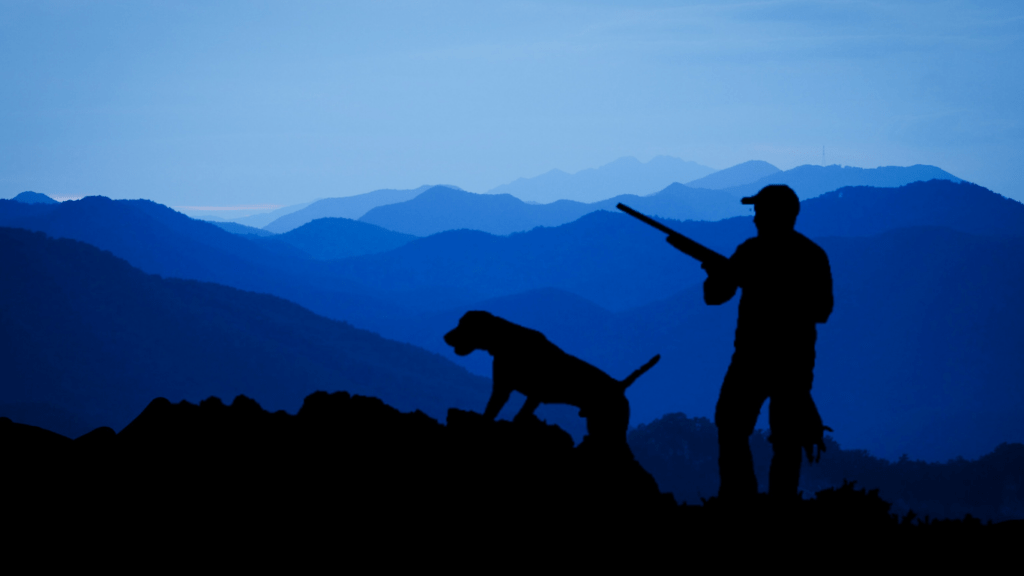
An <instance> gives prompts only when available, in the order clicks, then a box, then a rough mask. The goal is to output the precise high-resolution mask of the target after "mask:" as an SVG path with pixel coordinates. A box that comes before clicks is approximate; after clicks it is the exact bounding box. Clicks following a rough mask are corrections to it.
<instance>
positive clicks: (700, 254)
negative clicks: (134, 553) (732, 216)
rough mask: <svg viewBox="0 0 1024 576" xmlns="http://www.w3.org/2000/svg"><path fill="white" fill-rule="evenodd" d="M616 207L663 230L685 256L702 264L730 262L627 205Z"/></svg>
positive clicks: (672, 243)
mask: <svg viewBox="0 0 1024 576" xmlns="http://www.w3.org/2000/svg"><path fill="white" fill-rule="evenodd" d="M615 207H616V208H618V209H619V210H622V211H623V212H625V213H626V214H629V215H630V216H632V217H634V218H636V219H637V220H640V221H641V222H643V223H644V224H649V225H651V226H654V227H655V228H657V229H658V230H661V231H662V232H664V233H665V234H668V243H669V244H671V245H672V246H675V247H676V249H678V250H679V251H680V252H682V253H683V254H686V255H687V256H690V257H691V258H694V259H696V260H698V261H700V263H701V264H720V263H723V262H728V261H729V259H728V258H726V257H725V256H722V255H721V254H719V253H718V252H715V251H714V250H712V249H710V248H708V247H706V246H704V245H703V244H699V243H697V242H694V241H693V240H690V239H689V238H687V237H686V236H683V235H682V234H680V233H679V232H676V231H675V230H673V229H671V228H669V227H668V226H665V225H664V224H662V223H661V222H657V221H655V220H654V219H653V218H651V217H649V216H644V215H643V214H641V213H639V212H637V211H636V210H633V209H632V208H630V207H629V206H626V205H625V204H621V203H620V204H618V205H616V206H615Z"/></svg>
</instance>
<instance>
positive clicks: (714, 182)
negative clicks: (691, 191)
mask: <svg viewBox="0 0 1024 576" xmlns="http://www.w3.org/2000/svg"><path fill="white" fill-rule="evenodd" d="M777 172H781V170H779V169H778V168H776V167H775V166H772V165H771V164H769V163H767V162H764V161H763V160H750V161H748V162H744V163H742V164H737V165H735V166H732V167H729V168H726V169H724V170H719V171H718V172H714V173H712V174H709V175H707V176H705V177H703V178H698V179H697V180H692V181H689V182H686V181H682V182H683V183H684V184H686V185H687V186H689V187H690V188H706V189H708V190H721V189H723V188H731V187H733V186H742V185H744V184H749V183H751V182H755V181H757V180H760V179H761V178H764V177H766V176H771V175H772V174H775V173H777Z"/></svg>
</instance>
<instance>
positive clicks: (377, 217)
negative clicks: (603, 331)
mask: <svg viewBox="0 0 1024 576" xmlns="http://www.w3.org/2000/svg"><path fill="white" fill-rule="evenodd" d="M755 168H758V169H762V168H764V167H763V166H760V167H758V166H755ZM933 179H939V180H948V181H951V182H959V181H960V179H959V178H957V177H955V176H953V175H952V174H949V173H948V172H945V171H943V170H940V169H939V168H935V167H934V166H910V167H907V168H903V167H885V168H877V169H862V168H849V167H845V168H841V167H839V166H827V167H821V166H799V167H797V168H794V169H792V170H786V171H779V172H774V173H772V174H771V175H769V176H765V177H763V178H761V179H760V180H758V181H757V182H755V183H749V184H744V185H742V186H733V187H730V188H723V189H720V190H709V189H704V188H693V187H691V186H686V185H682V184H678V183H675V184H672V185H670V186H667V187H666V188H664V189H663V190H660V191H659V192H656V193H653V194H648V195H646V196H640V195H633V194H626V195H620V196H616V197H614V198H609V199H607V200H603V201H601V202H593V203H590V204H583V203H580V202H575V201H572V200H559V201H557V202H552V203H550V204H542V205H536V204H527V203H526V202H523V201H521V200H520V199H518V198H516V197H514V196H511V195H507V194H473V193H470V192H465V191H459V190H449V191H447V192H446V191H444V190H441V189H438V188H437V187H435V188H431V189H430V190H428V191H426V192H424V193H422V194H421V195H419V196H417V197H416V198H415V199H413V200H409V201H406V202H399V203H394V204H389V205H386V206H379V207H377V208H374V209H372V210H370V211H369V212H367V213H366V215H365V216H363V217H362V218H360V220H361V221H363V222H369V223H371V224H376V225H377V226H380V227H382V228H387V229H388V230H393V231H395V232H401V233H403V234H412V235H414V236H429V235H431V234H437V233H439V232H444V231H447V230H458V229H462V228H465V229H469V230H481V231H484V232H488V233H490V234H499V235H506V234H512V233H515V232H525V231H527V230H531V229H533V228H535V227H537V226H560V225H562V224H566V223H569V222H572V221H574V220H576V219H578V218H580V217H581V216H583V215H584V214H588V213H590V212H595V211H598V210H608V211H614V210H615V205H616V204H618V203H620V202H621V203H623V204H626V205H628V206H630V207H631V208H633V209H635V210H639V211H640V212H644V213H646V214H648V215H652V216H659V217H662V218H670V219H673V220H709V221H714V220H722V219H725V218H731V217H734V216H741V215H745V214H750V213H751V208H750V207H749V206H744V205H742V204H740V199H741V198H742V197H744V196H751V195H753V194H755V193H757V191H758V190H760V189H761V188H762V187H764V186H767V185H768V184H790V185H791V186H792V187H793V188H794V190H796V192H797V194H798V195H799V196H800V197H801V198H804V199H806V198H810V197H814V196H818V195H820V194H822V193H824V192H831V191H833V190H837V189H839V188H842V187H844V186H882V185H884V186H889V187H893V186H902V185H904V184H909V183H911V182H916V181H927V180H933ZM723 181H724V180H723ZM889 183H894V184H889Z"/></svg>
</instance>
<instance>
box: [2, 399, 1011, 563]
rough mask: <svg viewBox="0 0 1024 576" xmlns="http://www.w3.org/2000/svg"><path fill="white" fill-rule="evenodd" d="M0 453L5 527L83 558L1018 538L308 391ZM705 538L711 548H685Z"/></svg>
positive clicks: (852, 497) (859, 495)
mask: <svg viewBox="0 0 1024 576" xmlns="http://www.w3.org/2000/svg"><path fill="white" fill-rule="evenodd" d="M0 445H2V447H3V461H4V472H3V494H4V522H5V524H6V526H7V528H8V529H10V528H12V527H14V528H16V529H17V530H16V532H17V533H18V534H19V535H20V537H22V538H26V539H28V540H30V541H33V542H36V543H39V542H45V543H47V545H48V546H49V545H54V546H56V545H58V544H59V545H65V544H82V545H86V546H88V547H89V548H90V549H91V550H93V552H95V551H96V550H104V549H105V548H103V546H121V547H124V546H138V545H145V546H148V547H156V548H157V549H159V550H164V551H165V552H174V551H177V550H195V549H196V548H195V547H196V546H199V547H204V546H205V547H210V548H212V549H215V551H216V552H218V553H221V554H228V555H231V554H233V553H235V552H234V551H237V550H238V548H236V547H237V546H241V545H244V546H247V547H252V546H256V547H263V546H266V547H267V548H266V550H265V552H266V553H270V552H271V550H273V551H276V552H282V551H297V550H300V549H306V548H309V549H311V550H313V549H316V550H328V549H329V550H332V551H333V552H332V554H333V553H336V554H357V555H362V554H368V553H370V551H371V550H379V549H381V548H387V549H391V550H399V549H401V550H406V551H407V550H408V549H410V547H414V548H423V547H426V548H428V549H430V550H434V551H441V552H445V551H448V552H451V553H453V554H465V553H469V552H468V550H479V547H480V546H489V547H497V548H499V549H504V548H505V546H506V545H508V546H514V547H515V548H514V549H512V548H509V549H508V552H509V553H511V552H515V553H516V554H534V553H540V552H539V550H540V549H538V548H534V547H533V546H534V545H537V544H543V547H545V548H544V549H546V550H548V551H549V552H551V553H555V554H563V555H565V556H566V557H567V558H568V557H570V556H572V555H574V554H582V553H583V552H582V549H581V548H574V546H576V545H577V544H579V543H587V545H588V546H589V547H590V548H593V547H594V546H597V545H600V546H619V547H620V548H617V549H608V550H607V552H609V553H610V552H612V551H613V550H618V551H619V552H623V551H625V552H627V553H629V554H634V553H636V554H639V553H641V551H644V550H646V551H650V552H656V553H659V554H673V552H671V551H672V550H674V549H676V547H678V546H680V545H683V543H688V544H686V547H687V548H689V549H690V553H697V552H700V551H702V550H703V551H706V550H708V549H709V548H707V547H708V546H717V547H729V546H733V545H736V546H740V545H742V546H746V547H749V546H751V545H754V544H756V543H765V542H768V543H778V544H789V543H792V544H793V545H794V546H799V545H801V544H800V543H806V542H808V541H809V540H808V539H812V540H814V539H818V540H821V539H828V540H834V541H836V542H839V541H841V540H842V539H843V538H846V537H850V536H854V537H856V536H862V537H864V538H871V539H873V538H877V537H884V539H885V541H886V542H887V543H888V544H887V546H891V545H896V544H898V545H899V546H901V547H902V546H904V544H907V545H910V544H915V543H925V542H930V541H933V540H935V539H936V538H943V537H947V536H948V537H955V538H957V539H958V541H960V542H962V543H963V542H967V541H972V542H975V541H977V542H987V543H989V544H991V545H993V546H994V545H995V544H994V542H995V541H996V540H999V539H1001V538H1000V536H1001V535H1004V534H1012V533H1018V536H1019V532H1020V531H1021V526H1020V525H1019V524H1015V523H1000V524H993V525H983V524H982V523H981V522H980V521H977V520H974V519H972V518H970V517H968V518H965V519H962V520H944V521H931V522H925V521H922V520H920V519H916V520H909V519H907V518H906V517H904V518H902V519H901V518H899V517H897V516H896V515H894V514H891V513H890V505H889V504H888V503H887V502H884V501H883V500H881V499H880V498H879V497H878V496H877V493H876V492H868V491H864V490H857V489H854V488H853V487H852V486H845V487H843V488H840V489H828V490H824V491H821V492H819V493H818V494H817V496H816V498H814V499H811V500H806V501H800V502H793V503H791V505H789V506H778V505H774V504H773V503H771V502H768V501H764V502H760V501H759V502H753V503H750V504H748V505H745V506H742V507H736V506H733V507H730V506H726V505H723V503H721V502H719V501H717V500H715V499H711V500H709V501H708V502H706V503H704V505H702V506H686V505H683V506H679V505H677V504H676V503H675V501H674V499H673V498H672V496H671V495H668V494H662V493H661V492H660V491H659V490H658V487H657V485H656V484H655V482H654V480H653V479H652V478H651V476H650V475H649V474H648V473H647V472H646V471H645V470H644V469H643V468H641V467H640V465H639V464H637V462H636V461H635V460H634V458H633V456H632V454H631V453H630V451H629V449H628V448H627V447H626V445H625V443H623V444H621V445H614V446H607V445H605V446H602V445H595V444H594V443H593V442H591V441H590V440H589V439H587V440H584V442H582V443H581V444H580V445H578V446H575V447H574V445H573V441H572V439H571V438H570V436H569V435H568V434H567V433H565V432H563V431H562V430H561V429H559V428H557V427H555V426H549V425H546V424H544V423H542V422H539V421H536V420H535V421H530V422H519V423H513V422H505V421H499V422H490V421H486V420H484V419H483V418H482V417H481V416H479V415H477V414H474V413H471V412H464V411H461V410H456V409H452V410H451V411H450V412H449V413H448V422H447V425H442V424H440V423H438V422H437V421H436V420H433V419H432V418H430V417H428V416H426V415H424V414H423V413H420V412H414V413H400V412H398V411H397V410H395V409H393V408H391V407H389V406H387V405H385V404H384V403H383V402H381V401H380V400H377V399H375V398H368V397H362V396H350V395H349V394H348V393H346V392H336V393H334V394H327V393H325V392H317V393H315V394H312V395H310V396H309V397H307V398H306V400H305V403H304V404H303V406H302V409H301V410H300V411H299V412H298V414H296V415H289V414H286V413H284V412H276V413H270V412H267V411H265V410H263V409H262V408H260V406H259V405H258V404H257V403H256V402H255V401H253V400H250V399H248V398H246V397H244V396H239V397H238V398H236V399H235V400H234V402H233V403H232V404H231V405H230V406H228V405H225V404H223V403H222V402H221V401H220V400H218V399H217V398H210V399H208V400H205V401H203V402H202V403H200V404H199V405H195V404H190V403H187V402H182V403H180V404H171V403H170V402H168V401H167V400H164V399H162V398H158V399H156V400H154V401H153V402H152V403H151V404H150V405H149V406H148V407H147V408H146V409H145V410H144V411H143V412H142V413H141V414H140V415H139V416H138V417H137V418H136V419H135V420H134V421H133V422H132V423H131V424H129V425H128V426H127V427H125V428H124V429H123V430H122V431H121V432H120V433H117V434H115V433H114V432H113V430H111V429H110V428H99V429H97V430H94V431H92V432H90V433H88V434H86V435H84V436H81V437H79V438H76V439H74V440H71V439H69V438H66V437H63V436H60V435H57V434H55V433H52V432H49V431H46V430H43V429H40V428H37V427H32V426H26V425H21V424H16V423H13V422H11V420H9V419H7V418H3V419H0ZM698 542H700V543H702V544H701V546H703V547H704V548H701V549H694V548H691V547H690V546H692V545H694V544H696V543H698ZM7 545H8V546H9V547H12V548H13V545H12V544H11V541H8V544H7ZM96 546H100V548H96ZM323 546H328V548H322V547H323ZM523 546H526V547H527V548H528V549H523V548H522V547H523ZM622 547H624V548H622ZM795 550H796V548H794V553H795ZM816 550H820V549H819V548H814V549H807V550H806V551H805V552H804V554H805V555H806V554H810V553H816V552H815V551H816ZM460 551H461V552H460ZM591 552H594V551H593V550H592V551H591ZM111 553H113V552H111ZM396 553H397V552H396ZM588 554H589V553H588ZM588 558H589V560H590V561H593V560H595V557H594V556H588ZM251 559H252V558H250V560H251ZM580 560H581V561H582V560H583V558H580Z"/></svg>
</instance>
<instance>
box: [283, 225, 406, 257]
mask: <svg viewBox="0 0 1024 576" xmlns="http://www.w3.org/2000/svg"><path fill="white" fill-rule="evenodd" d="M264 232H266V231H264ZM267 234H270V233H269V232H267ZM415 239H416V237H415V236H412V235H409V234H400V233H398V232H392V231H391V230H386V229H384V228H381V227H380V226H374V225H373V224H368V223H366V222H359V221H357V220H349V219H348V218H318V219H316V220H313V221H312V222H309V223H306V224H303V225H302V226H299V227H298V228H295V229H294V230H290V231H288V232H285V233H284V234H278V235H277V236H274V237H273V239H272V240H271V241H273V242H284V243H286V244H289V245H291V246H294V247H296V248H298V249H300V250H302V251H303V252H305V253H306V254H309V256H310V257H312V258H314V259H316V260H336V259H340V258H351V257H353V256H365V255H367V254H377V253H379V252H387V251H388V250H394V249H395V248H398V247H400V246H404V245H405V244H408V243H409V242H411V241H412V240H415Z"/></svg>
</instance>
